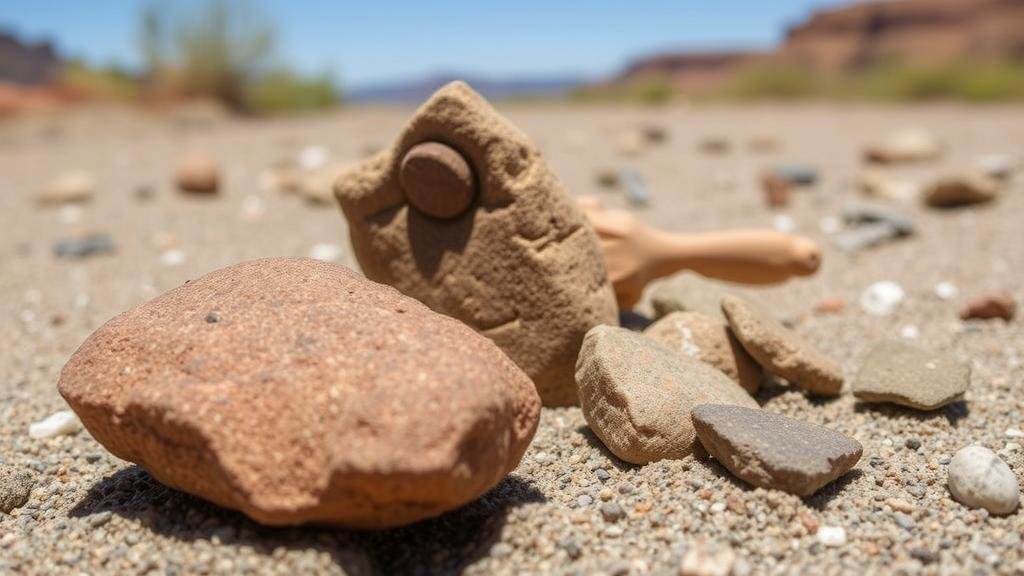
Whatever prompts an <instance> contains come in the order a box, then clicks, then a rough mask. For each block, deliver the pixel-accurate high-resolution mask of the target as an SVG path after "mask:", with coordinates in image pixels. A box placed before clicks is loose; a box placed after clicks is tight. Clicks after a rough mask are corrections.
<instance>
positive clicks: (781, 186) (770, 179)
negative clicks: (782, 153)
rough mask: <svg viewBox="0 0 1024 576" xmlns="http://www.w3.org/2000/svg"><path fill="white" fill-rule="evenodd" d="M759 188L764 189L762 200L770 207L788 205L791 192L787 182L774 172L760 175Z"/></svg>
mask: <svg viewBox="0 0 1024 576" xmlns="http://www.w3.org/2000/svg"><path fill="white" fill-rule="evenodd" d="M761 188H762V189H763V190H764V200H765V203H766V204H768V206H769V207H770V208H784V207H786V206H788V205H789V200H790V197H791V196H792V193H791V191H790V186H789V182H787V181H786V180H784V179H783V178H780V177H779V176H778V175H776V174H772V173H770V172H769V173H765V174H764V175H763V176H762V177H761Z"/></svg>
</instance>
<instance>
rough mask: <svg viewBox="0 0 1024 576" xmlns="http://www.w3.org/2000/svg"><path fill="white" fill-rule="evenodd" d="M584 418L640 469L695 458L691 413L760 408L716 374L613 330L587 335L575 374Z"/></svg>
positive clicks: (599, 328)
mask: <svg viewBox="0 0 1024 576" xmlns="http://www.w3.org/2000/svg"><path fill="white" fill-rule="evenodd" d="M576 382H577V383H578V385H579V389H580V404H581V407H582V409H583V416H584V417H585V418H586V420H587V424H589V425H590V428H591V430H593V431H594V434H596V435H597V437H598V438H600V439H601V441H602V442H604V444H605V446H607V447H608V449H609V450H611V452H612V453H613V454H615V455H616V456H618V457H619V458H621V459H623V460H625V461H627V462H632V463H634V464H647V463H648V462H654V461H657V460H662V459H666V458H667V459H678V458H683V457H684V456H686V455H688V454H690V453H691V452H693V449H694V445H695V443H696V433H695V432H694V430H693V424H692V422H691V421H690V411H691V410H693V407H694V406H697V405H699V404H704V403H720V404H737V405H740V406H749V407H751V408H757V403H756V402H754V399H753V398H751V397H750V395H749V394H747V393H746V392H745V391H744V390H743V389H742V388H740V387H739V385H737V384H736V383H735V382H733V381H732V380H730V379H729V378H728V377H727V376H725V375H724V374H722V373H721V372H719V371H718V370H715V369H714V368H712V367H710V366H708V365H707V364H704V363H703V362H700V361H698V360H694V359H692V358H690V357H688V356H684V355H681V354H678V353H676V352H674V351H672V350H670V349H668V348H667V347H665V346H663V345H662V344H659V343H658V342H655V341H654V340H652V339H650V338H648V337H646V336H643V335H641V334H637V333H635V332H631V331H629V330H627V329H625V328H618V327H614V326H596V327H594V328H592V329H591V330H590V332H588V333H587V337H586V338H585V339H584V341H583V349H582V350H581V351H580V357H579V362H578V363H577V366H576Z"/></svg>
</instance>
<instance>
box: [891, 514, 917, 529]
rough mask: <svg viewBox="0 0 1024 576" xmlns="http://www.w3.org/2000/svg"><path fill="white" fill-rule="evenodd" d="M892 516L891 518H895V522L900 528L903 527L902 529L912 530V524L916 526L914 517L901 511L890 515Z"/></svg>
mask: <svg viewBox="0 0 1024 576" xmlns="http://www.w3.org/2000/svg"><path fill="white" fill-rule="evenodd" d="M892 517H893V520H895V521H896V523H897V524H899V525H900V528H903V529H904V530H913V529H914V526H916V524H915V523H914V519H913V518H911V517H910V516H907V515H906V514H904V513H903V512H896V513H895V514H893V515H892Z"/></svg>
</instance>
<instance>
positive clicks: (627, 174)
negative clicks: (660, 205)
mask: <svg viewBox="0 0 1024 576" xmlns="http://www.w3.org/2000/svg"><path fill="white" fill-rule="evenodd" d="M619 182H620V183H621V184H622V189H623V191H624V192H625V193H626V199H627V200H629V203H630V204H631V205H633V206H647V205H648V204H650V202H651V193H650V192H648V191H647V184H646V183H645V182H644V179H643V177H642V176H640V173H639V172H637V171H636V170H623V171H622V172H620V173H619Z"/></svg>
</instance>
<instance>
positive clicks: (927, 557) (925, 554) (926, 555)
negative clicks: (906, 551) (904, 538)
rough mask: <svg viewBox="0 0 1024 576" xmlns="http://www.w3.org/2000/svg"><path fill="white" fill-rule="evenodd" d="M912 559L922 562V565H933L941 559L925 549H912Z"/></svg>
mask: <svg viewBox="0 0 1024 576" xmlns="http://www.w3.org/2000/svg"><path fill="white" fill-rule="evenodd" d="M910 557H911V558H916V559H917V560H920V561H921V563H922V564H931V563H932V562H935V561H936V560H938V559H939V555H938V554H936V553H935V552H932V551H931V550H926V549H924V548H911V549H910Z"/></svg>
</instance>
